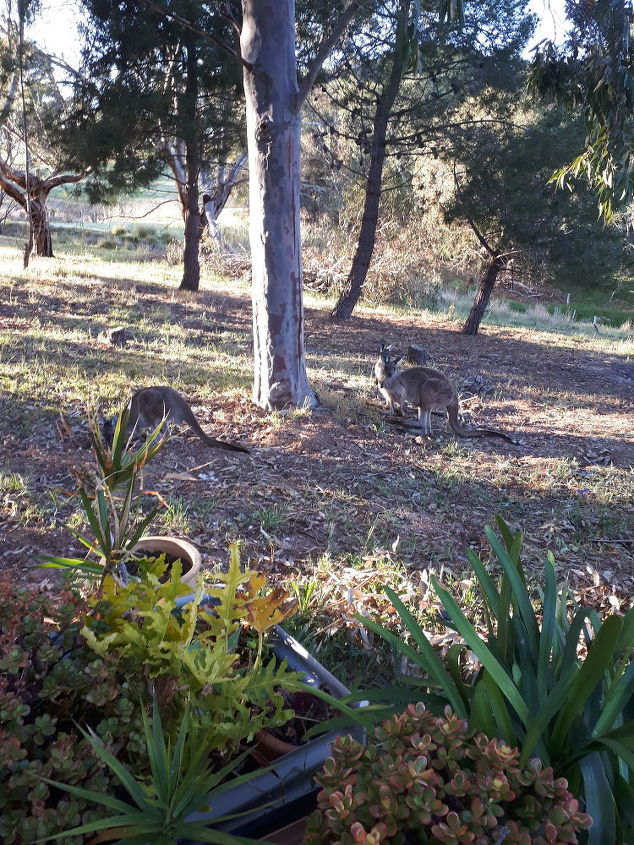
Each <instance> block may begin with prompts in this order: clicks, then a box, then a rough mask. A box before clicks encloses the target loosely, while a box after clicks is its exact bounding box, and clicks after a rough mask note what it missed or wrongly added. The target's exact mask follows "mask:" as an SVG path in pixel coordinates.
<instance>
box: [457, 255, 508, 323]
mask: <svg viewBox="0 0 634 845" xmlns="http://www.w3.org/2000/svg"><path fill="white" fill-rule="evenodd" d="M503 268H504V261H503V260H502V259H501V258H500V256H499V255H494V256H493V257H492V258H491V260H490V262H489V265H488V267H487V269H486V272H485V274H484V275H483V276H482V278H481V279H480V287H479V288H478V292H477V293H476V296H475V299H474V301H473V305H472V306H471V311H470V312H469V316H468V317H467V319H466V321H465V324H464V326H463V327H462V334H470V335H476V334H477V333H478V329H479V328H480V322H481V321H482V318H483V317H484V312H485V311H486V310H487V308H488V306H489V300H490V299H491V293H492V292H493V288H494V287H495V283H496V281H497V277H498V273H499V272H500V270H502V269H503Z"/></svg>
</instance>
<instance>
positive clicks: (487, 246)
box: [453, 164, 503, 261]
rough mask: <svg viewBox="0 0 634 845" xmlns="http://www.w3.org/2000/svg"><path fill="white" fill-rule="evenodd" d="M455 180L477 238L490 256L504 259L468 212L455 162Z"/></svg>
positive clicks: (464, 209) (460, 198)
mask: <svg viewBox="0 0 634 845" xmlns="http://www.w3.org/2000/svg"><path fill="white" fill-rule="evenodd" d="M453 180H454V184H455V186H456V193H457V194H458V199H459V200H460V202H461V203H462V207H463V214H464V217H465V220H466V221H467V223H468V224H469V226H471V228H472V229H473V233H474V234H475V236H476V238H477V239H478V240H479V241H480V243H481V244H482V246H483V247H484V249H486V251H487V252H488V253H489V255H490V256H491V257H492V258H493V259H494V260H496V261H499V260H501V259H503V255H502V253H500V251H499V250H498V249H494V248H493V247H492V246H491V244H490V243H489V242H488V241H487V239H486V238H485V237H484V235H483V234H482V232H481V231H480V229H478V226H477V225H476V222H475V220H474V219H473V218H472V217H471V215H470V214H469V213H468V211H467V205H466V203H465V199H464V194H463V193H462V191H461V190H460V183H459V182H458V174H457V173H456V165H455V164H454V166H453Z"/></svg>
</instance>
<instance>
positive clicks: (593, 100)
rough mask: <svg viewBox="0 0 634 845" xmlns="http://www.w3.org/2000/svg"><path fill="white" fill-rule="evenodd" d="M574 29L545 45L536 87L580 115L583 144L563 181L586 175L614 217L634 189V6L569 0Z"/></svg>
mask: <svg viewBox="0 0 634 845" xmlns="http://www.w3.org/2000/svg"><path fill="white" fill-rule="evenodd" d="M566 12H567V15H568V18H569V20H570V22H571V24H572V28H571V31H570V37H569V38H568V40H567V41H566V42H565V43H564V44H563V45H562V46H561V47H557V46H555V45H554V44H552V43H550V42H545V43H544V44H542V45H541V46H540V49H538V50H537V52H536V54H535V60H534V62H533V67H532V72H531V78H530V89H531V90H532V91H533V92H534V93H535V94H536V95H538V96H540V97H542V98H543V99H545V100H546V101H551V102H552V101H554V102H558V103H560V104H562V105H564V106H565V107H566V108H568V109H569V110H570V111H571V112H572V113H573V114H578V115H582V116H583V118H584V121H585V125H586V138H585V142H584V143H583V144H582V145H580V146H581V147H582V152H581V153H579V154H577V155H576V156H575V157H574V158H573V159H572V160H571V161H570V162H568V163H567V164H566V165H565V166H563V167H562V168H560V169H559V170H558V171H557V172H556V173H555V175H554V177H553V178H554V180H555V181H556V182H557V184H558V185H559V186H560V187H563V186H564V185H566V184H568V183H569V182H570V181H571V180H574V179H576V178H577V177H579V176H581V177H587V179H588V180H589V181H590V184H591V185H592V187H593V188H594V190H595V192H596V195H597V198H598V202H599V211H600V213H601V214H602V216H603V217H604V218H605V219H606V220H609V219H610V218H611V216H612V215H613V213H614V210H615V208H616V207H619V206H621V207H623V206H625V205H626V204H627V203H628V202H630V200H631V199H632V197H633V196H634V40H633V39H632V28H633V26H634V13H633V11H632V4H631V2H629V0H593V2H587V0H566Z"/></svg>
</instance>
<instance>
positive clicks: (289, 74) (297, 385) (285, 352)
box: [240, 0, 317, 410]
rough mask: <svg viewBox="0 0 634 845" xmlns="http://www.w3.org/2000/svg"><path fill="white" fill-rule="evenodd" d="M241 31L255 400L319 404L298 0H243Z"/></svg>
mask: <svg viewBox="0 0 634 845" xmlns="http://www.w3.org/2000/svg"><path fill="white" fill-rule="evenodd" d="M242 8H243V24H242V33H241V37H240V45H241V50H242V58H243V59H244V60H245V61H246V62H247V63H248V66H245V69H244V90H245V96H246V109H247V111H246V114H247V137H248V150H249V239H250V244H251V259H252V273H253V292H252V296H253V347H254V349H253V352H254V385H253V400H254V402H256V403H257V404H258V405H259V406H260V407H262V408H266V409H269V410H270V409H274V408H284V407H286V406H288V405H296V406H297V405H303V404H306V405H309V406H312V405H315V404H316V402H317V400H316V396H315V394H314V392H313V390H312V389H311V387H310V385H309V383H308V377H307V374H306V364H305V354H304V311H303V303H302V261H301V244H300V219H299V162H300V131H299V130H300V122H299V113H298V110H297V93H298V85H297V68H296V62H295V4H294V2H293V0H243V3H242Z"/></svg>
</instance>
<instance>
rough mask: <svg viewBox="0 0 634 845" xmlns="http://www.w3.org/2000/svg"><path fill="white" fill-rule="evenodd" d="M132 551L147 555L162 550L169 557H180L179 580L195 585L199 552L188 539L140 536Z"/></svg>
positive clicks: (199, 560) (198, 570) (199, 561)
mask: <svg viewBox="0 0 634 845" xmlns="http://www.w3.org/2000/svg"><path fill="white" fill-rule="evenodd" d="M134 551H135V552H145V553H146V554H148V555H160V554H162V553H163V552H164V553H165V554H166V555H171V557H174V558H180V559H181V561H182V563H183V575H182V577H181V581H182V582H183V583H185V584H189V585H190V586H195V585H196V579H197V578H198V573H199V572H200V565H201V559H200V552H199V551H198V549H197V548H196V546H194V545H193V543H190V542H189V540H181V538H180V537H161V536H158V535H153V536H150V537H143V538H141V539H140V540H139V542H138V543H137V544H136V546H135V547H134Z"/></svg>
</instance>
